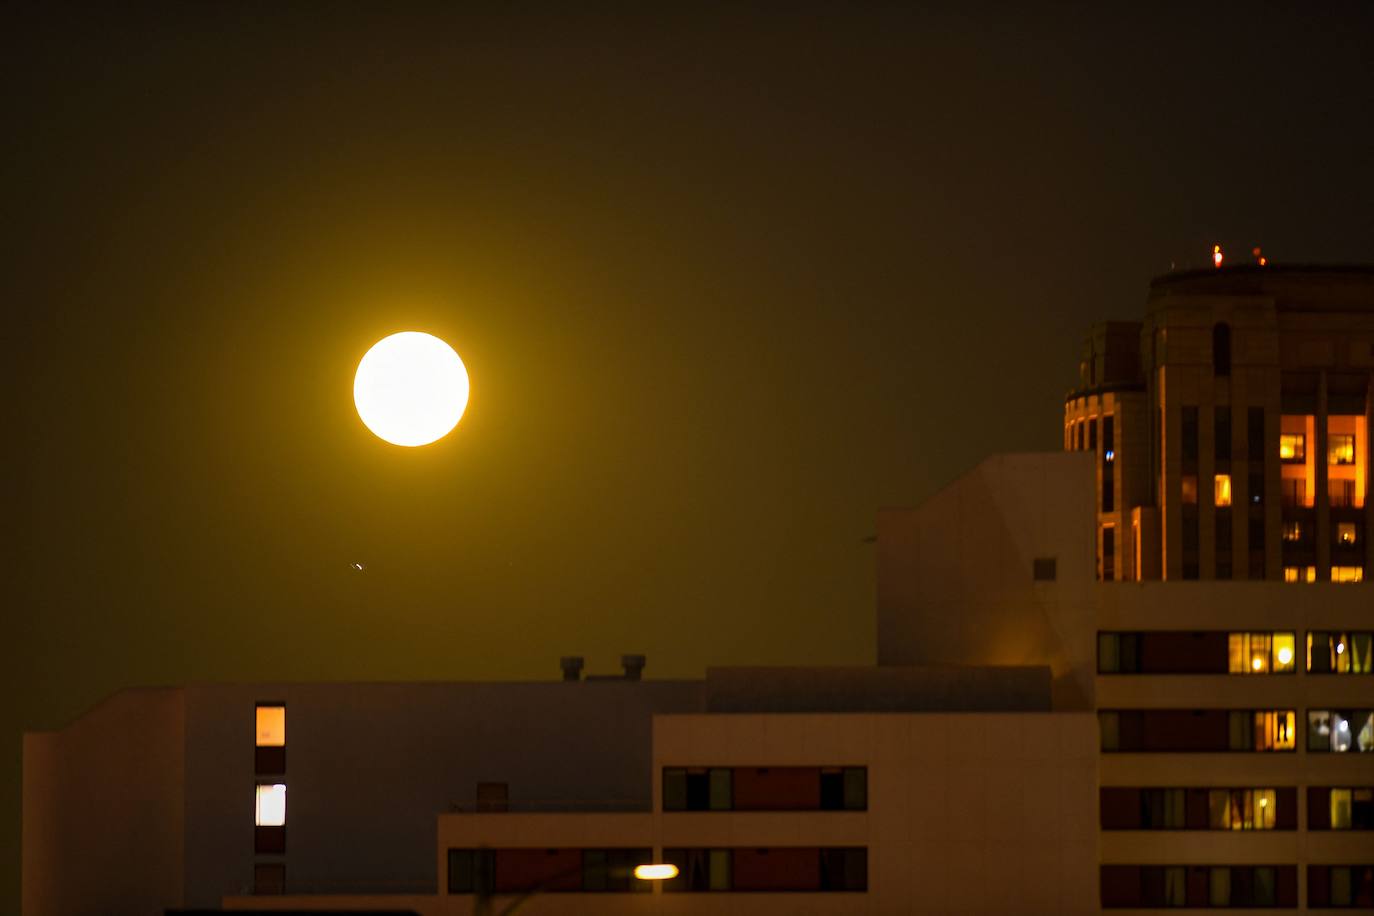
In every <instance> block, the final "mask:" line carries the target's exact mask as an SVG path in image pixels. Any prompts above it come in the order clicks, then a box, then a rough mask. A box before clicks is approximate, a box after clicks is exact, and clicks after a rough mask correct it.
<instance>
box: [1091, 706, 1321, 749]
mask: <svg viewBox="0 0 1374 916" xmlns="http://www.w3.org/2000/svg"><path fill="white" fill-rule="evenodd" d="M1098 724H1099V728H1100V734H1101V742H1102V750H1103V751H1105V752H1115V751H1122V752H1137V753H1139V752H1144V753H1194V752H1211V753H1216V752H1225V751H1235V752H1252V751H1256V752H1272V751H1279V752H1291V751H1292V750H1293V749H1294V745H1295V738H1296V735H1295V730H1296V715H1295V713H1294V711H1293V710H1291V709H1259V710H1252V709H1106V710H1102V711H1101V712H1099V713H1098Z"/></svg>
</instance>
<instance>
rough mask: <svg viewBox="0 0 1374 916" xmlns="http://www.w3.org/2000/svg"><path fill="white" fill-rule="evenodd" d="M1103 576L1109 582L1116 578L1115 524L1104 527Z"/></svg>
mask: <svg viewBox="0 0 1374 916" xmlns="http://www.w3.org/2000/svg"><path fill="white" fill-rule="evenodd" d="M1102 578H1103V579H1106V580H1107V581H1109V582H1110V581H1111V580H1113V579H1115V578H1116V528H1115V526H1113V525H1107V526H1106V527H1104V528H1103V529H1102Z"/></svg>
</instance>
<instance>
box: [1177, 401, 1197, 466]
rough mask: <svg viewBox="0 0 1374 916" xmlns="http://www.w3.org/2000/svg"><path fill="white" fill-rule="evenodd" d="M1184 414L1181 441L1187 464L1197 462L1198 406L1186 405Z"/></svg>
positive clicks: (1194, 464) (1182, 412)
mask: <svg viewBox="0 0 1374 916" xmlns="http://www.w3.org/2000/svg"><path fill="white" fill-rule="evenodd" d="M1181 414H1182V422H1181V425H1182V432H1181V435H1180V442H1181V443H1182V447H1183V448H1182V451H1183V461H1184V463H1185V464H1188V463H1191V464H1192V465H1193V466H1196V464H1197V408H1196V407H1185V408H1183V410H1182V411H1181Z"/></svg>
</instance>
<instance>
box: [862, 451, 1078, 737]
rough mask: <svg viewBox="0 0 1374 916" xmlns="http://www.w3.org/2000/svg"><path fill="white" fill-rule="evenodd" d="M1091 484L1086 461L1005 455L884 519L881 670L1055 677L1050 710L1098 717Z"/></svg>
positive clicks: (888, 512)
mask: <svg viewBox="0 0 1374 916" xmlns="http://www.w3.org/2000/svg"><path fill="white" fill-rule="evenodd" d="M1094 473H1095V470H1094V467H1093V460H1092V457H1091V456H1090V455H1089V454H1087V453H1072V452H1064V453H1059V452H1048V453H1040V454H1021V455H998V456H994V457H992V458H989V459H987V460H986V461H984V462H983V463H982V464H980V465H979V466H978V467H977V468H975V469H974V470H973V471H971V472H970V473H968V474H966V475H965V476H963V477H961V478H959V479H958V480H956V481H955V482H954V483H952V484H950V485H949V486H947V487H945V488H944V489H943V490H941V491H940V492H939V493H937V494H936V495H935V496H934V497H932V498H931V499H930V500H929V501H928V502H927V503H925V504H924V505H922V506H921V507H919V508H917V509H885V510H883V511H882V512H880V513H879V515H878V587H877V592H878V663H879V664H880V665H1049V666H1050V668H1051V670H1052V671H1053V674H1054V686H1053V689H1054V703H1055V708H1056V709H1080V710H1081V709H1090V708H1092V687H1093V671H1094V670H1095V659H1096V642H1095V636H1094V635H1093V633H1094V629H1095V620H1094V616H1093V607H1092V590H1093V589H1094V588H1095V587H1096V581H1095V580H1096V555H1095V549H1094V539H1095V523H1094V518H1095V507H1094V495H1093V475H1094ZM1036 557H1053V558H1054V559H1055V561H1056V567H1057V573H1056V580H1055V581H1053V582H1036V581H1034V580H1033V578H1032V564H1033V561H1034V559H1035V558H1036Z"/></svg>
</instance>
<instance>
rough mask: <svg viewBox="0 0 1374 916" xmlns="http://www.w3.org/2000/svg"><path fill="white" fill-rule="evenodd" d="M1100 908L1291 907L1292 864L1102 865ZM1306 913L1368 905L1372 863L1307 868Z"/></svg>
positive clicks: (1294, 894)
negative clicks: (1308, 911)
mask: <svg viewBox="0 0 1374 916" xmlns="http://www.w3.org/2000/svg"><path fill="white" fill-rule="evenodd" d="M1100 888H1101V895H1102V908H1103V909H1172V908H1175V907H1180V908H1181V907H1188V908H1194V909H1202V908H1207V909H1234V908H1256V909H1258V908H1273V909H1296V908H1297V905H1298V868H1297V866H1296V865H1103V866H1101V871H1100ZM1307 906H1308V908H1310V909H1346V908H1367V907H1374V865H1309V866H1307Z"/></svg>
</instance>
